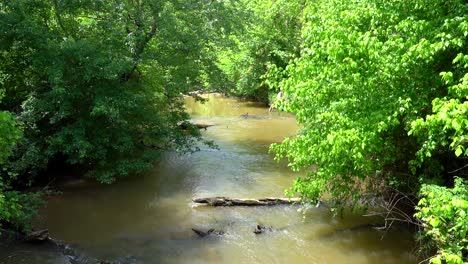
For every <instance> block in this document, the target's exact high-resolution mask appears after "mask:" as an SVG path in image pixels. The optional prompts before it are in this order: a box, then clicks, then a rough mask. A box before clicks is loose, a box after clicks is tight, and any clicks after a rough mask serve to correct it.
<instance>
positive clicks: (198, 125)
mask: <svg viewBox="0 0 468 264" xmlns="http://www.w3.org/2000/svg"><path fill="white" fill-rule="evenodd" d="M193 125H194V126H196V127H197V128H198V129H205V130H206V129H207V128H208V127H212V126H214V125H211V124H202V123H194V124H193Z"/></svg>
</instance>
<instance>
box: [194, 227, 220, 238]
mask: <svg viewBox="0 0 468 264" xmlns="http://www.w3.org/2000/svg"><path fill="white" fill-rule="evenodd" d="M192 231H193V232H195V234H197V235H198V236H199V237H206V236H208V235H223V234H224V231H216V230H214V229H209V230H208V231H203V230H200V229H196V228H192Z"/></svg>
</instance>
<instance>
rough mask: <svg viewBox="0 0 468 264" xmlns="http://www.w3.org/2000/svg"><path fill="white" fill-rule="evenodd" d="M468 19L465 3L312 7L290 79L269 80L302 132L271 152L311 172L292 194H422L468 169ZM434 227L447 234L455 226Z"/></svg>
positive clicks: (276, 74)
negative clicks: (426, 185) (388, 190)
mask: <svg viewBox="0 0 468 264" xmlns="http://www.w3.org/2000/svg"><path fill="white" fill-rule="evenodd" d="M467 13H468V6H467V4H466V3H465V2H464V1H442V0H431V1H416V2H414V1H412V2H404V1H403V2H402V1H379V0H372V1H371V0H369V1H315V2H309V3H308V4H307V7H306V9H305V11H304V16H305V22H304V27H303V28H302V39H303V40H302V46H301V47H302V48H301V54H300V56H299V57H298V58H297V59H294V60H293V61H291V63H290V65H289V66H288V67H287V68H286V69H285V70H284V71H282V72H281V71H280V70H279V69H278V68H275V67H272V69H273V70H271V71H270V72H271V74H270V76H271V78H269V79H268V82H267V83H268V84H269V85H270V86H272V87H275V88H276V87H278V88H279V89H282V90H283V92H284V94H285V98H287V99H286V100H283V101H282V102H281V104H280V106H279V108H280V109H283V110H286V111H290V112H292V113H294V114H295V115H296V118H297V120H298V121H299V122H300V123H301V125H302V128H301V133H300V134H299V135H298V136H296V137H293V138H289V139H286V140H285V141H284V142H283V143H282V144H279V145H273V146H272V148H271V149H272V151H274V152H275V153H277V155H278V157H277V158H280V157H287V158H288V159H289V162H290V163H289V165H290V166H291V167H292V168H293V169H295V170H298V169H301V168H305V169H306V170H309V171H312V172H311V173H309V174H308V175H307V176H306V177H304V178H302V179H298V180H297V181H296V182H295V185H294V187H293V188H292V189H291V191H290V193H292V194H297V195H300V196H301V197H304V198H307V199H312V200H315V199H318V198H319V197H320V196H321V195H322V194H324V193H328V194H331V195H332V197H333V198H334V199H336V200H338V201H340V200H353V199H354V200H355V199H356V198H355V197H357V196H359V195H360V194H362V191H370V192H372V191H374V192H376V191H377V192H378V191H379V190H378V188H381V187H382V186H383V185H385V184H389V185H392V187H395V186H396V187H398V188H401V189H400V190H402V191H408V192H415V190H417V189H418V188H419V186H420V183H422V182H424V181H430V182H440V183H443V182H444V181H445V182H450V181H451V178H452V174H447V172H450V171H460V170H463V166H464V165H465V164H466V155H468V101H467V99H468V97H467V96H468V73H467V69H468V64H467V61H468V59H467V58H468V57H467V56H466V55H465V54H466V47H467V45H468V42H467V39H466V36H467V34H468V33H467V32H468V17H467V16H466V14H467ZM282 76H285V77H284V78H281V77H282ZM449 161H450V162H449ZM459 169H460V170H459ZM463 172H465V171H463ZM373 187H377V190H376V189H375V188H373ZM455 203H456V204H457V206H458V205H459V204H460V202H459V201H455ZM431 206H432V205H430V206H429V205H428V206H427V207H424V208H425V209H424V210H429V211H430V210H432V209H433V208H429V207H431ZM465 213H466V212H465V211H463V212H461V214H460V216H466V214H465ZM427 223H428V224H429V225H431V226H434V227H437V228H438V229H440V228H441V227H443V226H444V225H445V224H446V223H447V222H446V221H445V220H444V219H439V218H431V219H429V218H428V219H427ZM449 258H450V255H446V257H445V258H444V259H445V260H448V259H449ZM454 261H455V260H454ZM453 263H456V262H453Z"/></svg>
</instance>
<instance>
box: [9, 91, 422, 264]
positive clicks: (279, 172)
mask: <svg viewBox="0 0 468 264" xmlns="http://www.w3.org/2000/svg"><path fill="white" fill-rule="evenodd" d="M207 98H208V99H209V101H208V102H206V103H205V104H201V103H199V102H195V101H194V100H193V99H191V98H187V103H186V105H187V110H188V112H189V113H190V114H191V115H192V117H193V121H194V122H202V123H206V124H214V126H212V127H209V128H208V129H207V130H206V131H203V132H202V133H203V135H204V137H206V138H207V139H211V140H213V141H214V142H215V143H216V144H217V145H218V147H219V149H213V148H209V147H207V146H201V151H199V152H197V153H194V154H186V155H182V156H180V155H178V154H176V153H167V154H165V155H164V157H163V159H162V160H161V161H159V162H158V164H157V166H156V168H155V169H154V170H152V171H151V172H149V173H147V174H146V175H144V176H143V177H135V178H132V179H127V180H124V181H120V182H118V183H117V184H113V185H110V186H99V185H93V184H87V183H78V184H66V185H63V186H62V187H61V189H62V191H63V194H62V195H60V196H55V197H52V198H51V199H50V200H49V201H48V203H47V206H46V207H45V208H44V209H43V211H42V213H41V218H40V219H39V220H38V223H37V226H38V227H44V228H48V229H49V230H50V233H51V236H53V237H54V238H56V239H60V240H63V241H65V242H67V243H69V244H71V245H72V246H73V247H74V248H77V249H78V250H80V251H81V252H84V253H85V254H87V255H89V256H92V257H95V258H98V259H107V260H115V259H126V261H127V262H129V263H268V264H271V263H363V264H364V263H403V264H404V263H417V259H416V258H415V257H414V255H413V254H412V251H413V248H414V245H413V242H412V236H411V233H409V232H407V231H404V230H403V229H395V230H390V231H389V232H387V233H385V234H384V233H382V232H379V231H376V230H373V229H371V228H357V229H352V230H346V229H347V228H352V227H356V226H360V225H362V224H365V223H369V222H373V221H374V219H369V218H365V217H362V216H359V215H352V214H347V215H346V216H345V217H344V218H333V217H332V215H331V214H330V212H329V210H328V209H326V208H315V207H311V208H308V209H307V210H304V207H302V206H272V207H236V208H234V207H230V208H210V207H194V206H193V204H192V203H191V200H192V198H194V197H204V196H231V197H240V198H260V197H270V196H283V193H284V190H285V189H287V188H288V187H290V186H291V184H292V182H293V180H294V178H296V177H298V176H300V175H301V174H298V173H293V172H291V171H290V170H289V169H288V168H287V166H286V163H285V162H282V163H277V162H275V161H274V160H273V156H272V155H271V154H268V146H269V145H270V144H271V143H273V142H280V141H281V140H282V139H283V138H284V137H286V136H293V135H294V134H295V133H296V132H297V129H298V125H297V124H296V122H295V119H294V117H293V116H291V115H288V114H285V113H278V112H276V111H275V112H272V113H269V112H268V108H267V107H265V106H262V105H259V104H255V103H251V102H243V101H239V100H237V99H233V98H225V97H222V96H220V95H210V96H208V97H207ZM247 113H248V114H247ZM304 211H305V212H304ZM257 224H262V225H265V226H271V227H272V229H273V231H272V232H266V233H264V234H260V235H255V234H254V233H253V230H254V228H255V226H256V225H257ZM192 228H198V229H202V230H208V229H211V228H214V229H216V230H220V231H223V232H224V234H223V235H220V236H209V237H205V238H199V237H197V235H196V234H194V232H193V231H192V230H191V229H192ZM10 249H11V251H9V252H6V250H5V247H2V246H0V263H2V261H3V262H4V263H64V259H63V257H62V258H61V257H59V256H56V254H55V255H54V254H49V255H47V254H45V255H40V256H39V255H38V254H35V253H34V250H30V249H24V248H19V249H13V248H10ZM7 250H8V248H7ZM21 250H23V251H28V250H29V255H28V254H27V253H25V254H24V255H23V257H22V258H20V257H19V256H20V255H21V254H17V257H16V258H15V255H14V254H16V253H17V251H21ZM8 254H10V256H11V255H13V257H10V258H7V255H8ZM25 256H26V257H25ZM28 256H30V257H28ZM2 257H3V258H2ZM38 258H39V259H40V261H39V262H38V261H37V259H38ZM15 261H16V262H15ZM65 263H67V262H65Z"/></svg>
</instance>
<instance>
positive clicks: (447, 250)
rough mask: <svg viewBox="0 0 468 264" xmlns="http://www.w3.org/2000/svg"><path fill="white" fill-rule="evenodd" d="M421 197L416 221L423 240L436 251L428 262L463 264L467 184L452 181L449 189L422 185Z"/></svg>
mask: <svg viewBox="0 0 468 264" xmlns="http://www.w3.org/2000/svg"><path fill="white" fill-rule="evenodd" d="M421 196H422V199H421V200H420V201H419V204H418V207H417V210H418V212H417V213H416V217H418V218H419V219H421V220H422V221H423V222H424V223H425V232H424V234H423V236H425V237H428V238H430V239H431V240H432V241H433V243H434V244H435V246H436V247H437V248H438V249H439V252H438V253H439V254H438V255H436V256H435V257H434V258H433V259H432V260H431V262H432V263H442V262H441V261H446V263H451V264H458V263H463V260H462V255H463V254H465V255H466V252H467V251H468V215H467V213H468V182H466V181H465V180H463V179H461V178H455V186H454V188H451V189H449V188H445V187H439V186H435V185H423V186H422V188H421ZM463 252H464V253H463Z"/></svg>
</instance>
